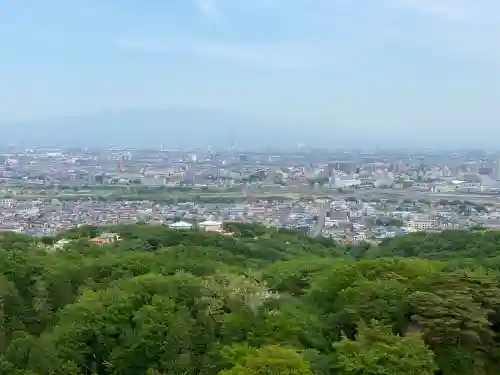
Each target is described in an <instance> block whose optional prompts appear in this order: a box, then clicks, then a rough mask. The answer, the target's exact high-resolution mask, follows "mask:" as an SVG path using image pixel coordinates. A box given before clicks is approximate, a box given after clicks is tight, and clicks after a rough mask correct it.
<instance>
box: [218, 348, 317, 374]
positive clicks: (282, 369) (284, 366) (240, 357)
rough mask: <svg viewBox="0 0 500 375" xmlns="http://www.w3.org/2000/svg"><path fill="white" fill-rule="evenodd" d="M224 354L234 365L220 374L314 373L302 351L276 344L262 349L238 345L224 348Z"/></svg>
mask: <svg viewBox="0 0 500 375" xmlns="http://www.w3.org/2000/svg"><path fill="white" fill-rule="evenodd" d="M222 356H223V358H224V359H225V360H226V361H227V362H229V363H230V364H231V365H233V367H232V368H230V369H228V370H223V371H221V372H219V375H312V372H311V369H310V368H309V364H308V363H307V361H306V360H305V359H304V357H303V356H302V355H301V354H300V353H298V352H297V351H295V350H293V349H288V348H283V347H279V346H275V345H273V346H265V347H262V348H260V349H255V348H250V347H246V346H242V345H237V346H233V347H229V348H224V349H223V351H222Z"/></svg>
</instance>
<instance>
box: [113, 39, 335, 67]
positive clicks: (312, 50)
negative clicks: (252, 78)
mask: <svg viewBox="0 0 500 375" xmlns="http://www.w3.org/2000/svg"><path fill="white" fill-rule="evenodd" d="M114 44H115V45H116V46H118V47H120V48H123V49H126V50H129V51H134V52H146V53H180V54H189V55H198V56H202V57H205V58H213V59H223V60H229V61H233V62H238V63H243V64H247V65H253V66H260V67H267V68H290V69H309V68H315V67H318V66H319V65H321V64H322V63H323V62H325V61H324V57H325V56H323V55H321V54H320V53H321V51H324V50H326V49H325V48H321V47H320V46H313V45H302V44H290V45H285V44H272V43H270V44H260V45H242V44H219V43H209V42H200V41H193V40H170V41H166V40H153V39H137V38H128V37H125V38H120V39H118V40H116V41H115V42H114Z"/></svg>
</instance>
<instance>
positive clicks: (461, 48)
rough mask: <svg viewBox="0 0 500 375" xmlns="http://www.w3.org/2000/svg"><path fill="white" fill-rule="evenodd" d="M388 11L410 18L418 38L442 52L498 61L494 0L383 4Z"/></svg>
mask: <svg viewBox="0 0 500 375" xmlns="http://www.w3.org/2000/svg"><path fill="white" fill-rule="evenodd" d="M383 4H384V5H385V6H386V7H387V8H388V9H389V11H400V12H405V13H407V14H410V15H411V14H413V15H414V16H416V17H417V19H418V20H419V25H420V27H419V31H420V33H419V34H420V35H419V37H420V38H421V39H423V38H424V37H425V38H427V39H428V42H429V43H433V44H435V43H440V44H441V46H442V47H443V48H444V49H445V50H450V51H455V52H462V53H465V54H479V55H480V56H481V57H487V58H488V57H489V58H494V60H495V61H498V59H499V58H500V49H499V47H498V45H499V44H498V40H500V1H498V0H384V2H383Z"/></svg>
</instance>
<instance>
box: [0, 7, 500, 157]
mask: <svg viewBox="0 0 500 375" xmlns="http://www.w3.org/2000/svg"><path fill="white" fill-rule="evenodd" d="M0 10H1V12H0V41H2V47H3V55H4V56H5V57H6V58H3V59H2V61H1V62H0V82H1V85H0V101H1V108H2V110H1V111H0V129H1V130H2V131H3V132H4V136H3V138H4V140H3V141H4V142H5V143H9V141H11V142H13V143H17V142H19V140H25V141H27V142H29V141H30V139H33V140H37V139H40V140H47V141H50V140H51V139H52V140H53V141H54V142H59V141H62V140H63V139H65V137H66V139H67V140H68V142H69V143H74V142H78V141H79V142H92V141H93V137H95V140H96V142H97V141H98V136H97V135H95V132H102V134H103V137H113V136H114V137H117V139H118V141H119V142H118V143H131V142H137V143H138V144H142V143H150V142H153V141H156V140H157V139H160V138H161V139H162V140H163V138H167V137H168V138H170V140H171V141H172V143H178V144H179V145H180V144H181V143H184V144H189V143H190V142H191V143H195V144H196V145H197V146H205V145H207V144H213V143H215V142H216V141H217V142H220V143H224V144H227V143H228V142H229V140H230V139H233V140H234V141H235V142H236V143H238V140H240V142H241V143H250V144H251V143H254V144H257V145H259V146H260V145H261V144H262V145H264V146H265V144H266V143H268V144H275V145H276V144H277V143H279V144H283V145H290V146H292V145H293V144H297V143H307V144H312V143H317V144H318V146H320V147H324V146H328V145H329V144H333V145H335V144H337V145H347V144H352V146H353V147H358V146H361V147H362V146H363V145H367V146H374V145H375V146H384V144H383V143H384V142H390V143H391V142H392V143H401V146H402V147H409V146H416V147H429V148H436V146H439V145H440V144H441V143H443V142H445V143H444V144H443V145H442V146H444V147H445V148H453V147H455V146H456V147H463V146H469V145H470V146H471V147H495V144H496V139H498V138H500V106H499V105H498V103H499V102H500V69H499V68H500V50H499V49H498V46H497V44H498V40H499V37H500V12H499V11H500V2H498V1H493V0H476V1H469V0H455V1H452V0H440V1H439V0H433V1H431V0H374V1H372V2H370V3H369V4H368V3H367V4H365V3H363V5H361V4H360V3H355V2H352V1H346V0H314V1H307V2H306V1H299V0H288V1H284V0H267V1H264V0H253V1H252V0H239V1H235V0H182V1H180V0H179V1H174V0H172V1H168V2H154V3H140V2H136V1H132V0H120V1H118V0H110V1H107V2H106V3H104V2H101V1H97V0H88V1H73V2H67V1H62V0H48V1H46V2H37V1H35V0H27V1H26V2H24V3H23V4H22V5H21V4H18V3H17V2H13V1H7V2H6V3H4V4H2V5H1V6H0ZM132 112H135V115H130V113H132ZM110 113H112V115H111V116H110ZM207 113H209V116H208V117H209V118H208V119H206V118H205V117H206V115H207ZM136 115H137V118H135V117H134V116H136ZM140 115H143V116H145V118H144V119H142V120H141V118H139V116H140ZM127 116H131V117H133V118H131V119H127ZM88 121H91V122H93V124H89V123H86V122H88ZM85 126H88V127H89V129H87V130H85V129H80V128H81V127H85ZM56 132H60V133H61V134H50V133H56ZM193 132H196V133H197V134H196V135H194V134H192V133H193ZM255 132H257V133H259V132H263V133H262V134H254V133H255ZM266 133H267V134H266ZM9 137H10V138H12V139H11V140H9V139H8V138H9ZM189 137H191V139H190V138H189ZM212 138H213V140H212ZM158 143H160V142H158ZM162 143H166V142H162ZM174 146H175V145H172V147H174Z"/></svg>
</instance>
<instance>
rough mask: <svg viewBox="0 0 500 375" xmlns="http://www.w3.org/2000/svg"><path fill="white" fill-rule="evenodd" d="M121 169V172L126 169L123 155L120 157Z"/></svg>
mask: <svg viewBox="0 0 500 375" xmlns="http://www.w3.org/2000/svg"><path fill="white" fill-rule="evenodd" d="M119 167H120V171H123V170H124V169H125V158H124V157H123V155H120V164H119Z"/></svg>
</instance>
